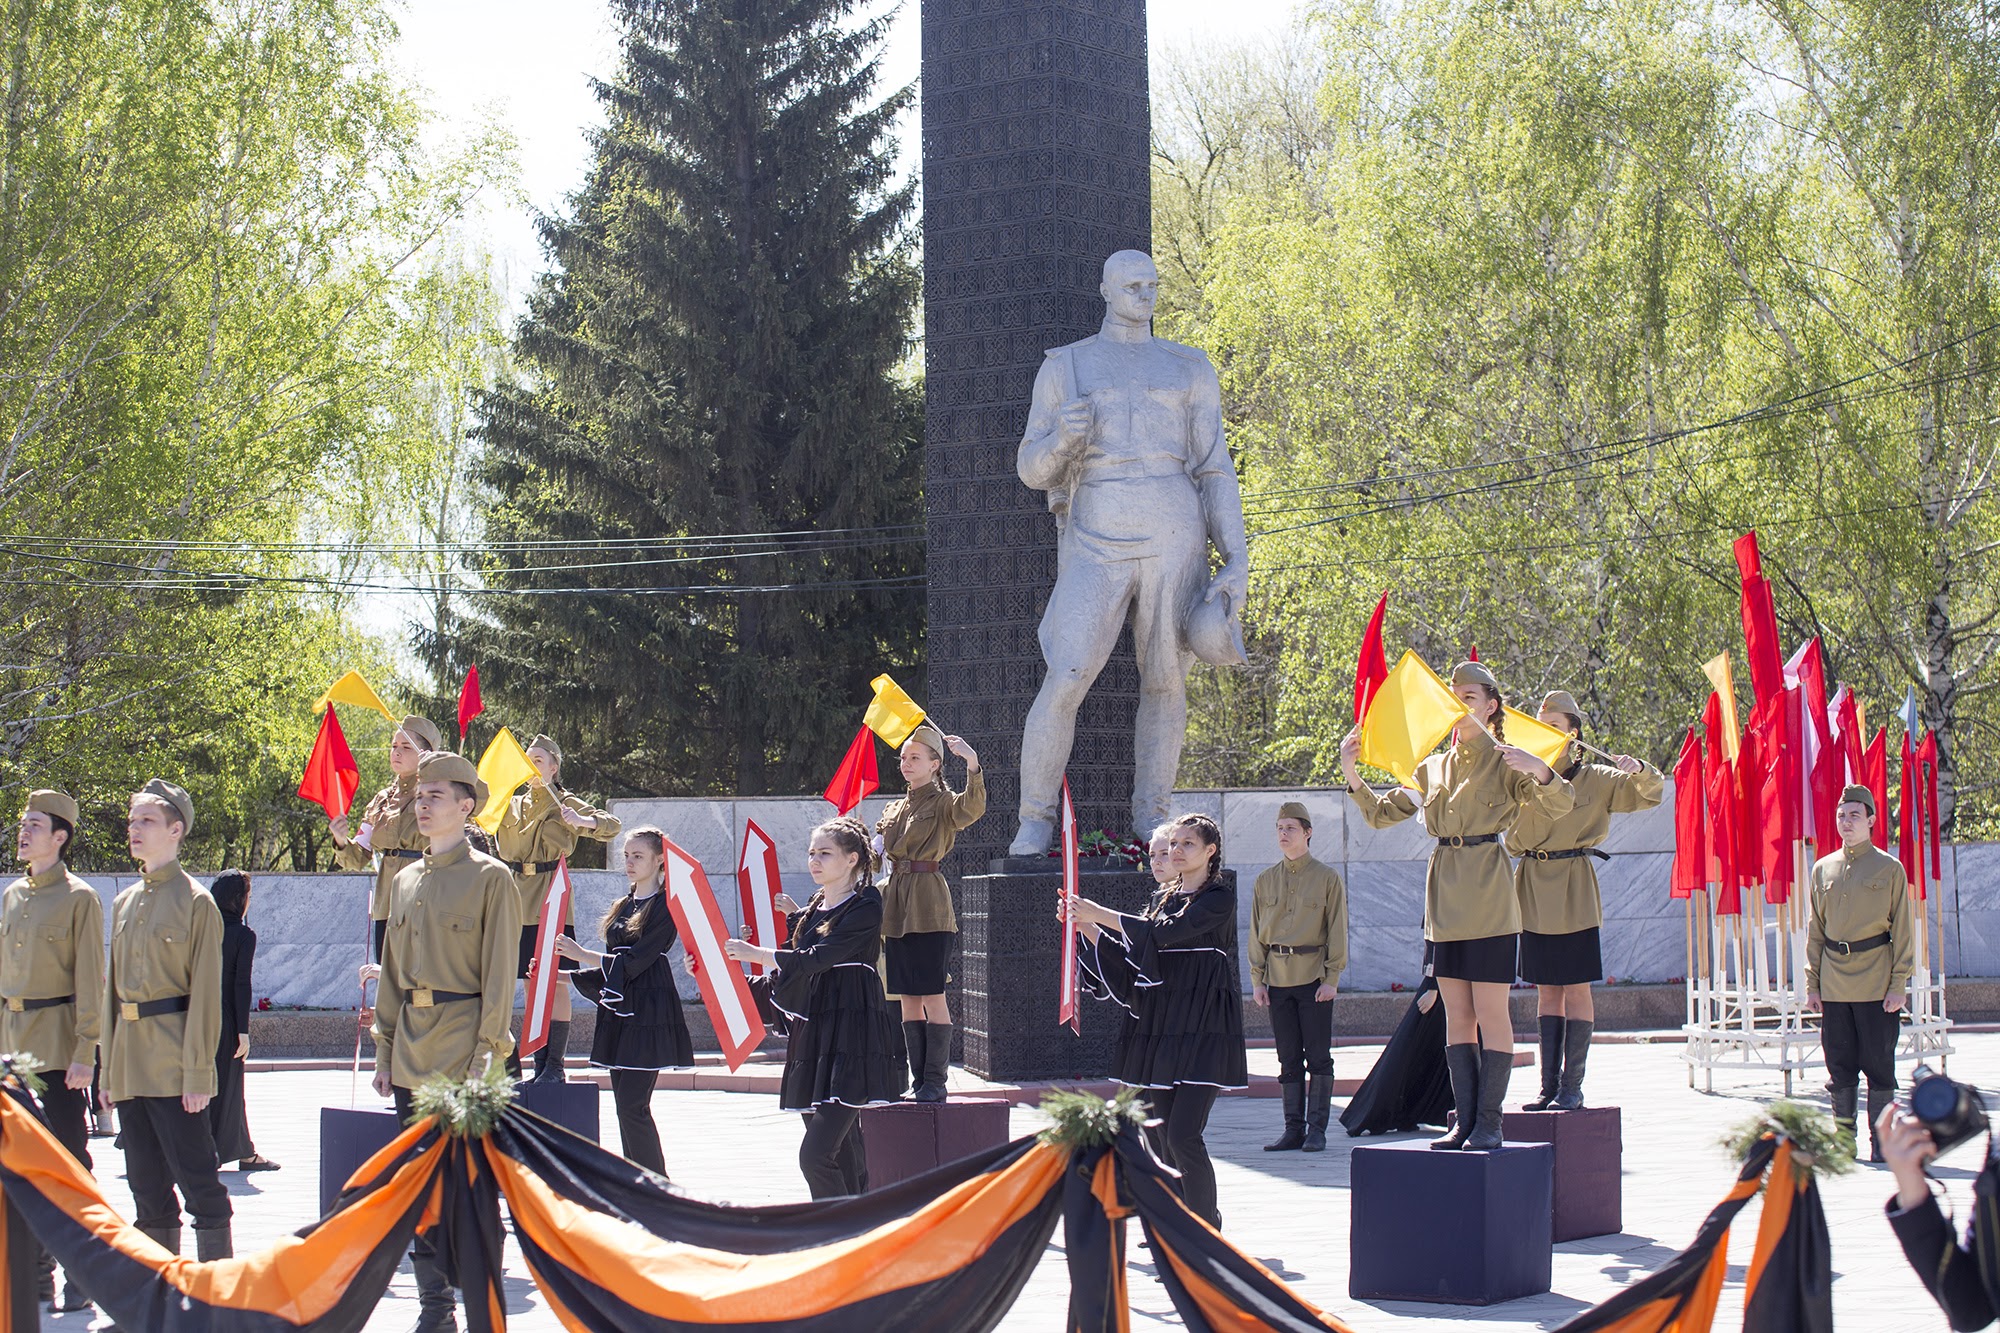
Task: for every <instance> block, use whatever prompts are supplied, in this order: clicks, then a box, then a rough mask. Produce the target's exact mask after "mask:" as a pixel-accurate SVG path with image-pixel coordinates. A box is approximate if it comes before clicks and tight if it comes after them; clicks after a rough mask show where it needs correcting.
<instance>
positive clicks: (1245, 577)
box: [1202, 557, 1250, 611]
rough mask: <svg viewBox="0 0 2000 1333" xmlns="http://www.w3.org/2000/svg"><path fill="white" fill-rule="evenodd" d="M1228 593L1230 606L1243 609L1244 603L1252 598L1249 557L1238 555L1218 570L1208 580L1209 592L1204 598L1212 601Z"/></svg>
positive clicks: (1231, 608)
mask: <svg viewBox="0 0 2000 1333" xmlns="http://www.w3.org/2000/svg"><path fill="white" fill-rule="evenodd" d="M1222 594H1227V595H1228V597H1229V608H1230V610H1232V611H1241V610H1242V609H1243V604H1244V603H1245V602H1247V601H1249V600H1250V561H1249V559H1248V558H1247V557H1237V558H1235V559H1232V560H1230V561H1229V563H1228V564H1226V565H1224V566H1223V567H1222V568H1221V569H1219V570H1217V571H1216V574H1215V577H1214V578H1212V579H1210V580H1209V581H1208V592H1207V594H1206V595H1205V596H1204V597H1203V598H1202V600H1203V601H1205V602H1212V601H1214V600H1215V599H1216V597H1217V596H1219V595H1222Z"/></svg>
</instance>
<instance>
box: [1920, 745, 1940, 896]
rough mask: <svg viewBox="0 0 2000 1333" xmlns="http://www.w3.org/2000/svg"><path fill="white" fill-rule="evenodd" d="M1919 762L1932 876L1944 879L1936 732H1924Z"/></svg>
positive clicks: (1934, 878) (1936, 878)
mask: <svg viewBox="0 0 2000 1333" xmlns="http://www.w3.org/2000/svg"><path fill="white" fill-rule="evenodd" d="M1917 763H1918V765H1919V766H1920V767H1921V768H1922V770H1923V795H1922V798H1921V799H1922V801H1923V806H1924V821H1925V823H1926V824H1927V825H1928V827H1929V830H1930V832H1929V842H1930V849H1931V878H1932V879H1933V880H1938V879H1943V878H1944V853H1943V850H1942V848H1941V846H1940V843H1941V841H1942V839H1941V838H1940V837H1939V835H1938V794H1937V782H1938V779H1937V773H1938V753H1937V733H1936V732H1934V731H1927V732H1925V733H1924V739H1923V744H1921V745H1919V746H1917Z"/></svg>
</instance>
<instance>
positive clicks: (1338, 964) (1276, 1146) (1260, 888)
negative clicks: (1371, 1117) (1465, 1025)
mask: <svg viewBox="0 0 2000 1333" xmlns="http://www.w3.org/2000/svg"><path fill="white" fill-rule="evenodd" d="M1278 818H1280V819H1296V820H1297V821H1298V822H1299V823H1300V824H1301V825H1303V826H1304V827H1305V829H1306V831H1307V832H1308V833H1310V832H1311V831H1312V818H1311V815H1310V814H1309V813H1308V812H1307V810H1306V808H1305V806H1304V805H1303V804H1302V803H1300V802H1298V801H1287V802H1285V803H1284V804H1283V805H1282V806H1280V807H1279V808H1278ZM1251 895H1252V902H1251V906H1250V981H1251V984H1253V985H1257V986H1265V987H1268V988H1269V991H1270V1001H1271V1035H1272V1036H1273V1037H1274V1038H1276V1040H1277V1045H1278V1086H1279V1089H1280V1091H1281V1092H1282V1093H1283V1096H1284V1101H1285V1135H1284V1137H1283V1138H1281V1139H1279V1140H1278V1141H1277V1142H1276V1143H1273V1144H1267V1145H1266V1148H1267V1150H1269V1151H1274V1152H1280V1151H1284V1150H1286V1149H1290V1148H1299V1147H1303V1148H1304V1149H1305V1150H1306V1151H1307V1152H1320V1151H1322V1150H1324V1149H1325V1147H1326V1120H1327V1115H1328V1112H1329V1108H1330V1107H1331V1105H1332V1102H1333V1001H1332V1000H1321V999H1319V998H1317V996H1318V993H1319V988H1320V986H1321V985H1322V984H1324V985H1327V986H1334V985H1338V984H1339V982H1340V974H1341V973H1342V972H1344V971H1346V970H1347V886H1346V885H1345V884H1344V883H1342V882H1341V878H1340V875H1339V873H1338V872H1337V871H1335V870H1334V868H1333V867H1332V866H1329V865H1327V864H1326V863H1325V862H1323V861H1320V860H1317V859H1315V858H1314V857H1313V855H1312V854H1311V853H1310V852H1308V853H1306V854H1305V855H1303V856H1301V857H1299V858H1298V859H1296V860H1287V861H1280V862H1279V863H1278V864H1277V865H1274V866H1271V867H1270V868H1268V869H1266V870H1265V871H1263V872H1262V873H1261V874H1259V875H1258V876H1257V882H1256V884H1255V886H1254V887H1253V888H1252V890H1251ZM1307 1074H1311V1076H1312V1087H1311V1090H1310V1096H1308V1095H1307V1093H1308V1090H1307V1087H1306V1076H1307Z"/></svg>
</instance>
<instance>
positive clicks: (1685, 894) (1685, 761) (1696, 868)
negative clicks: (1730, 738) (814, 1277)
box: [1667, 727, 1708, 898]
mask: <svg viewBox="0 0 2000 1333" xmlns="http://www.w3.org/2000/svg"><path fill="white" fill-rule="evenodd" d="M1705 794H1706V793H1705V788H1704V784H1703V782H1702V775H1701V740H1700V738H1699V737H1697V736H1696V735H1695V731H1694V728H1693V727H1689V728H1688V733H1687V739H1686V740H1685V741H1682V742H1681V753H1680V758H1678V759H1676V760H1674V864H1673V870H1672V871H1671V872H1670V873H1669V875H1668V877H1667V887H1668V889H1669V891H1670V893H1671V895H1672V896H1673V897H1675V898H1692V897H1693V896H1694V894H1695V891H1696V890H1698V889H1701V888H1704V887H1705V886H1706V885H1707V883H1708V874H1707V870H1708V866H1707V861H1708V854H1707V853H1708V848H1707V845H1706V843H1705V841H1704V839H1705V836H1706V832H1705V828H1704V820H1703V819H1702V805H1703V804H1704V796H1705Z"/></svg>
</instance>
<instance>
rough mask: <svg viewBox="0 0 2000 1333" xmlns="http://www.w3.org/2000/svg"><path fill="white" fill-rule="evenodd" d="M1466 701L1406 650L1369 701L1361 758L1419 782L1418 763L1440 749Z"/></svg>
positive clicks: (1404, 781) (1404, 779)
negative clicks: (1439, 745)
mask: <svg viewBox="0 0 2000 1333" xmlns="http://www.w3.org/2000/svg"><path fill="white" fill-rule="evenodd" d="M1464 716H1465V705H1464V704H1462V703H1460V702H1459V701H1458V696H1457V695H1455V694H1453V693H1452V692H1451V687H1450V686H1448V685H1446V684H1445V683H1444V682H1443V681H1442V680H1439V679H1438V674H1437V672H1435V671H1433V670H1431V669H1430V667H1429V666H1427V665H1426V664H1425V663H1424V660H1423V659H1422V658H1421V657H1418V656H1417V655H1416V654H1415V653H1413V652H1409V651H1407V650H1406V651H1405V652H1404V653H1403V658H1402V660H1401V661H1400V662H1398V663H1396V665H1395V668H1394V669H1393V670H1391V671H1390V672H1389V678H1388V679H1387V680H1385V681H1383V682H1382V684H1381V686H1380V687H1379V688H1377V689H1376V691H1375V697H1374V698H1373V699H1371V700H1369V702H1368V716H1367V717H1366V718H1364V719H1362V722H1361V762H1363V763H1364V764H1373V765H1375V767H1377V768H1386V769H1388V770H1389V771H1390V772H1391V773H1394V774H1395V775H1396V781H1398V782H1400V783H1402V784H1404V785H1405V786H1408V785H1409V784H1411V783H1413V782H1415V781H1416V777H1417V764H1418V763H1419V762H1421V761H1422V760H1423V758H1424V756H1425V755H1427V754H1429V753H1430V752H1431V751H1432V750H1435V749H1436V748H1437V743H1438V742H1439V741H1441V740H1443V739H1444V738H1445V733H1447V732H1449V731H1450V730H1451V728H1452V724H1453V723H1454V722H1457V721H1458V720H1459V719H1460V718H1461V717H1464Z"/></svg>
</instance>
